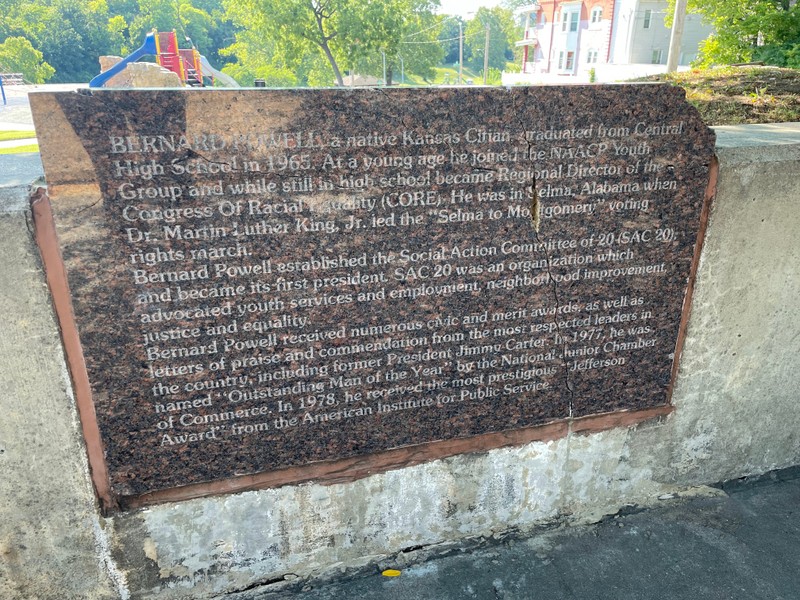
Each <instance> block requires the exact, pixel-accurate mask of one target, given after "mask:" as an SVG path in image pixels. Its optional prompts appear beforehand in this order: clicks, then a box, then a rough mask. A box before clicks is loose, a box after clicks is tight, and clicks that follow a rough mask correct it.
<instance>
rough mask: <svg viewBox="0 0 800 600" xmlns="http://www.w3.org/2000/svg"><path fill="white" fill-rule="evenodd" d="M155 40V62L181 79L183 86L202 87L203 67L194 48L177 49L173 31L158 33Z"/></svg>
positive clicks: (176, 40)
mask: <svg viewBox="0 0 800 600" xmlns="http://www.w3.org/2000/svg"><path fill="white" fill-rule="evenodd" d="M155 38H156V61H157V62H158V64H159V65H161V66H162V67H164V68H165V69H168V70H170V71H172V72H173V73H175V74H177V75H178V77H180V78H181V81H182V82H183V83H184V84H185V85H189V86H192V87H203V85H204V84H203V65H202V64H201V63H200V53H199V52H198V51H197V50H196V49H195V48H184V49H180V48H178V36H177V35H176V34H175V32H174V31H159V32H158V33H156V35H155Z"/></svg>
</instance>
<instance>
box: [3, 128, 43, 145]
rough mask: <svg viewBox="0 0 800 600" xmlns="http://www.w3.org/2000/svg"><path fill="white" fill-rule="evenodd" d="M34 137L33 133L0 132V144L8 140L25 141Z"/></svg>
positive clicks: (34, 133)
mask: <svg viewBox="0 0 800 600" xmlns="http://www.w3.org/2000/svg"><path fill="white" fill-rule="evenodd" d="M35 137H36V132H35V131H17V130H14V131H0V142H7V141H9V140H26V139H28V138H35Z"/></svg>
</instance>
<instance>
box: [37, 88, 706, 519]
mask: <svg viewBox="0 0 800 600" xmlns="http://www.w3.org/2000/svg"><path fill="white" fill-rule="evenodd" d="M31 105H32V108H33V112H34V120H35V122H36V128H37V137H38V138H39V141H40V146H41V152H42V160H43V163H44V166H45V172H46V176H47V183H48V196H49V199H47V198H44V199H40V200H39V201H38V202H39V204H40V205H41V206H40V207H39V210H35V214H36V215H37V219H36V220H37V232H38V233H37V237H38V239H39V243H40V245H41V246H42V248H43V256H45V263H46V267H47V271H48V279H49V281H50V284H51V288H52V289H53V295H54V298H56V305H57V312H58V315H59V319H60V322H61V324H62V331H63V332H64V342H65V347H66V350H67V355H68V359H69V363H70V368H71V372H72V377H73V381H74V383H75V387H76V392H77V396H78V403H79V407H80V411H81V418H82V422H83V425H84V430H85V432H86V437H87V446H88V449H89V455H90V461H91V463H92V468H93V472H94V481H95V485H96V487H97V490H98V495H99V496H100V498H101V500H102V503H103V505H104V506H105V507H106V508H108V509H114V508H116V507H120V506H121V507H123V508H124V507H133V506H139V505H141V504H145V503H148V502H159V501H164V500H170V499H181V498H188V497H194V496H201V495H207V494H212V493H221V492H229V491H236V490H242V489H250V488H257V487H269V486H275V485H283V484H286V483H293V482H298V481H307V480H312V479H313V480H319V481H342V480H346V479H352V478H356V477H362V476H365V475H367V474H369V473H373V472H376V471H380V470H385V469H388V468H396V467H402V466H405V465H409V464H415V463H418V462H421V461H426V460H433V459H436V458H441V457H444V456H449V455H453V454H458V453H465V452H471V451H477V450H486V449H489V448H494V447H499V446H504V445H519V444H524V443H527V442H530V441H533V440H547V439H555V438H558V437H561V436H563V435H566V434H568V433H569V432H570V431H572V432H576V431H583V430H588V429H602V428H608V427H612V426H616V425H620V424H623V425H624V424H626V423H633V422H637V421H641V420H642V419H647V418H653V417H655V416H662V417H663V415H666V414H667V413H669V412H670V411H671V410H672V407H671V406H670V393H671V386H672V385H673V383H674V378H675V373H676V366H677V358H676V357H678V356H679V354H680V339H682V331H683V328H684V327H685V324H686V319H687V316H688V315H687V313H688V307H689V305H690V302H689V299H690V293H691V284H692V282H693V279H694V273H695V269H696V265H697V261H698V257H699V252H700V246H701V243H702V236H703V231H704V223H705V219H706V218H707V211H708V204H709V202H710V198H711V192H709V190H711V191H713V183H710V182H712V180H713V173H714V168H715V159H714V155H713V147H714V136H713V133H712V132H711V131H710V130H709V129H708V128H707V127H706V126H705V125H704V124H703V123H702V122H701V120H700V118H699V116H698V114H697V112H696V111H695V110H694V109H693V108H692V107H691V106H690V105H688V104H687V103H686V102H685V99H684V97H683V93H682V91H680V90H678V89H675V88H671V87H668V86H661V85H637V86H627V85H626V86H569V87H530V88H513V89H499V88H472V89H463V88H436V89H433V88H430V89H396V90H341V89H330V90H236V91H217V90H146V91H95V92H91V93H88V94H75V93H34V94H32V95H31ZM48 211H52V217H49V216H48ZM49 219H52V220H49ZM48 223H49V224H50V225H51V226H53V229H52V231H51V230H49V229H48V227H47V224H48ZM48 249H49V250H48ZM61 261H63V264H62V262H61ZM59 273H61V274H65V277H64V278H63V281H62V282H61V283H59V281H60V280H59V279H58V274H59ZM70 332H74V333H70ZM82 382H83V383H82Z"/></svg>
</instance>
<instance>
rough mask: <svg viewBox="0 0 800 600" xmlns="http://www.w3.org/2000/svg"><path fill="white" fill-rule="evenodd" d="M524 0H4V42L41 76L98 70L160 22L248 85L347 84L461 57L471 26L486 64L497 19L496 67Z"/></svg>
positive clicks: (33, 75) (0, 34) (0, 2)
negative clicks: (461, 0)
mask: <svg viewBox="0 0 800 600" xmlns="http://www.w3.org/2000/svg"><path fill="white" fill-rule="evenodd" d="M523 1H524V0H504V3H503V6H504V7H503V8H493V9H491V10H489V9H485V8H482V9H480V10H479V11H478V12H477V14H476V15H475V16H474V18H472V19H471V20H467V21H465V20H463V19H461V17H457V16H447V15H438V14H436V13H435V12H434V11H435V10H436V9H437V7H438V4H439V0H380V1H377V0H0V44H2V47H3V51H4V54H3V57H4V58H3V60H4V61H5V63H7V64H5V65H4V67H5V68H9V69H10V68H11V66H10V65H11V64H15V65H21V64H24V65H25V69H24V72H25V73H26V77H27V78H28V79H30V80H32V81H33V80H35V81H40V80H42V81H47V80H52V81H56V82H86V81H89V80H90V79H91V78H92V77H94V76H95V75H97V73H98V72H99V63H98V57H99V56H102V55H108V54H111V55H119V56H123V57H124V56H127V55H128V54H130V53H131V52H132V51H133V50H135V49H136V48H138V47H140V46H141V44H142V43H143V41H144V36H145V34H146V33H147V32H149V31H151V30H153V29H156V30H158V31H171V30H175V31H176V32H177V34H178V40H179V44H180V45H181V47H184V48H186V47H189V46H190V42H191V45H194V47H196V48H197V49H198V50H199V51H200V52H201V53H202V54H204V55H205V56H206V57H208V59H209V60H210V61H211V63H212V64H214V65H215V66H217V67H218V68H222V70H223V71H225V72H227V73H228V74H230V75H232V76H233V77H234V78H235V79H237V80H238V81H239V82H240V83H242V84H244V85H248V84H249V85H252V84H253V81H254V80H255V79H263V80H265V81H266V83H267V85H270V86H304V85H311V86H329V85H341V84H342V83H344V76H345V74H346V73H347V72H350V73H356V74H360V75H371V76H374V77H376V78H378V79H383V78H385V80H386V81H385V83H386V84H389V85H390V84H392V83H394V82H397V81H398V80H399V79H401V77H402V75H406V76H409V77H413V78H414V79H415V80H416V81H419V79H422V80H424V81H433V79H434V76H435V75H436V71H435V68H436V67H439V66H441V65H442V64H443V63H445V62H446V63H448V64H451V65H452V64H454V63H457V61H458V50H459V40H460V36H459V32H460V31H462V32H463V34H464V39H463V43H464V61H465V63H466V64H470V65H472V66H473V67H474V68H475V69H477V70H482V69H483V53H484V41H485V26H488V27H489V30H490V36H491V43H490V46H489V52H490V56H489V66H490V70H491V72H492V73H493V74H495V75H496V74H497V73H498V72H499V70H502V69H504V68H505V67H506V62H507V61H508V60H510V59H511V58H512V57H513V41H514V40H515V39H516V37H517V35H518V32H516V31H515V24H514V22H513V19H512V13H511V10H510V8H512V7H513V6H515V5H516V4H519V3H520V2H523ZM459 24H461V29H459ZM226 63H227V64H226ZM15 69H17V70H23V69H22V67H15Z"/></svg>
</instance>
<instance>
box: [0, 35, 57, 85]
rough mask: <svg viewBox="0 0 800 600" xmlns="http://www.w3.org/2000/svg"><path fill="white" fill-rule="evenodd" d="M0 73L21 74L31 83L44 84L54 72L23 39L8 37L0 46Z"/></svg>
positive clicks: (40, 55)
mask: <svg viewBox="0 0 800 600" xmlns="http://www.w3.org/2000/svg"><path fill="white" fill-rule="evenodd" d="M0 71H6V72H9V73H22V75H23V77H24V78H25V79H26V80H27V81H30V82H31V83H44V82H45V81H47V80H48V79H50V77H52V76H53V73H54V72H55V70H54V69H53V67H51V66H50V65H48V64H47V63H46V62H44V61H43V60H42V53H41V52H39V51H38V50H37V49H36V48H34V47H33V46H31V43H30V42H29V41H28V40H27V39H25V38H24V37H10V38H7V39H6V41H4V42H3V43H2V44H0Z"/></svg>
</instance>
